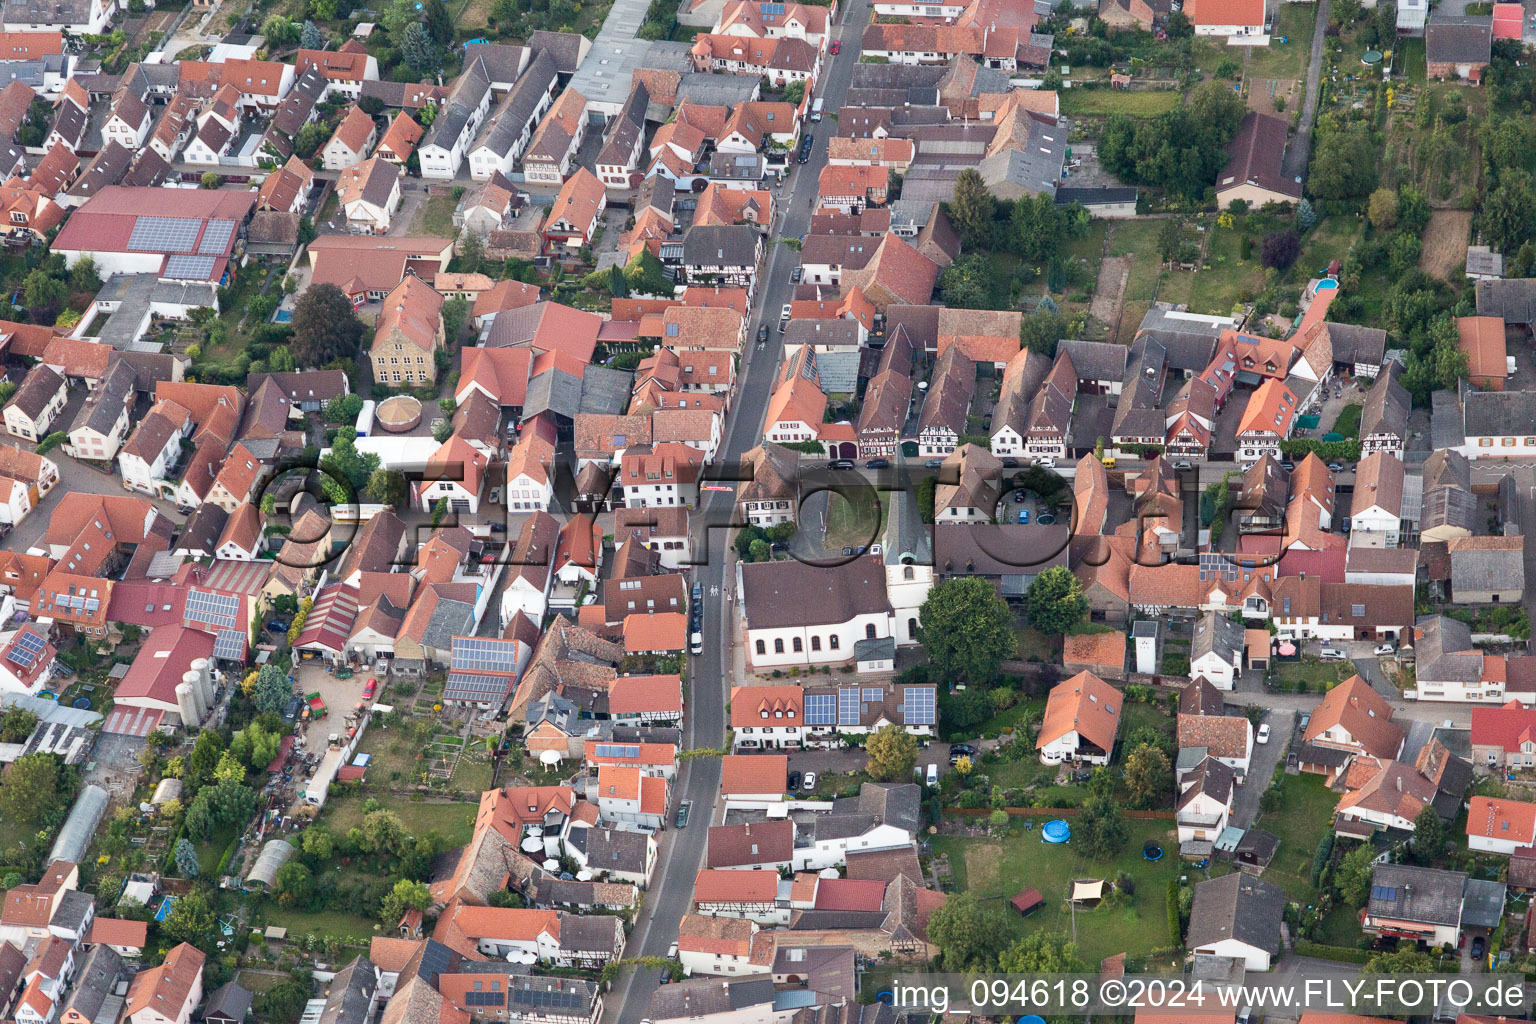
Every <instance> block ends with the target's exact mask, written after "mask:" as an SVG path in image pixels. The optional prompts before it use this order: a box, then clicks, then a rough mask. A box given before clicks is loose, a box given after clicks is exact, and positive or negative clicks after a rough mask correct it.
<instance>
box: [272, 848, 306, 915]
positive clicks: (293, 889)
mask: <svg viewBox="0 0 1536 1024" xmlns="http://www.w3.org/2000/svg"><path fill="white" fill-rule="evenodd" d="M313 879H314V872H312V871H310V870H309V868H308V866H306V865H305V864H304V863H303V862H302V861H297V860H290V861H289V862H288V863H286V864H284V865H283V866H282V867H280V868H278V869H277V877H276V878H274V879H273V881H272V894H273V895H274V896H276V897H277V902H278V903H281V904H282V905H283V906H285V907H302V906H304V905H305V904H307V903H308V902H309V894H310V885H311V882H312V880H313Z"/></svg>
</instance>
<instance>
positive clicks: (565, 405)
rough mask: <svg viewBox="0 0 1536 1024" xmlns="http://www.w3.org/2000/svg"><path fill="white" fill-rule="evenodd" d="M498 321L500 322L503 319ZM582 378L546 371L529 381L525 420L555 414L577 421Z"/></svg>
mask: <svg viewBox="0 0 1536 1024" xmlns="http://www.w3.org/2000/svg"><path fill="white" fill-rule="evenodd" d="M496 320H497V321H498V322H500V320H501V317H499V316H498V317H497V318H496ZM581 387H582V385H581V378H580V377H575V376H572V375H571V374H569V373H566V372H565V371H564V370H545V371H544V372H543V373H541V374H539V375H538V376H537V377H534V378H533V379H531V380H530V381H528V393H527V397H526V398H524V400H523V417H524V418H525V419H529V418H532V417H534V416H538V415H540V414H542V413H546V412H553V413H555V414H557V415H560V416H564V417H566V418H567V419H575V418H576V414H577V413H578V412H580V411H581Z"/></svg>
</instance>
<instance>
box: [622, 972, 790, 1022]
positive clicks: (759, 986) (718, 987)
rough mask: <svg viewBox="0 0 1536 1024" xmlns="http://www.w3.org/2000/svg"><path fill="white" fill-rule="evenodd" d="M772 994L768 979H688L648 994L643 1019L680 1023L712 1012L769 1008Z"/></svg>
mask: <svg viewBox="0 0 1536 1024" xmlns="http://www.w3.org/2000/svg"><path fill="white" fill-rule="evenodd" d="M774 997H775V992H774V988H773V980H772V979H771V978H768V977H761V978H744V979H742V980H740V981H730V980H724V979H721V978H688V979H685V980H683V981H679V982H676V983H674V984H671V985H661V986H658V987H657V988H656V990H655V991H654V992H652V993H651V1002H650V1006H649V1007H648V1008H647V1011H646V1015H645V1016H646V1019H647V1020H650V1021H664V1020H682V1019H685V1018H689V1017H705V1016H709V1015H711V1014H716V1013H730V1012H731V1011H733V1010H735V1011H741V1010H746V1009H747V1008H748V1007H755V1006H764V1007H766V1006H771V1005H772V1004H773V1001H774Z"/></svg>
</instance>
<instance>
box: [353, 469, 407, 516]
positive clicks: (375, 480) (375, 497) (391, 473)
mask: <svg viewBox="0 0 1536 1024" xmlns="http://www.w3.org/2000/svg"><path fill="white" fill-rule="evenodd" d="M410 492H411V488H410V484H409V482H407V480H406V479H405V474H404V473H401V472H399V471H398V470H393V469H376V470H374V471H373V474H372V475H371V476H369V477H368V483H367V485H366V486H365V487H364V488H363V500H364V501H370V502H374V503H376V504H379V505H388V506H389V507H390V508H399V507H400V506H401V505H403V504H404V503H405V500H406V498H407V497H408V496H409V495H410Z"/></svg>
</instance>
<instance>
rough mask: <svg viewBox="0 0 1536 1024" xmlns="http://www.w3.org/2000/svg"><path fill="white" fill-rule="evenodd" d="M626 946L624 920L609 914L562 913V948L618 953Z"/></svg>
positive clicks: (586, 951) (588, 951)
mask: <svg viewBox="0 0 1536 1024" xmlns="http://www.w3.org/2000/svg"><path fill="white" fill-rule="evenodd" d="M623 947H624V922H623V921H622V920H620V919H619V918H617V917H614V916H611V915H609V914H592V915H590V916H588V915H584V914H562V915H560V948H561V949H565V950H572V951H575V952H584V953H617V952H618V951H619V950H620V949H622V948H623Z"/></svg>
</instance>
